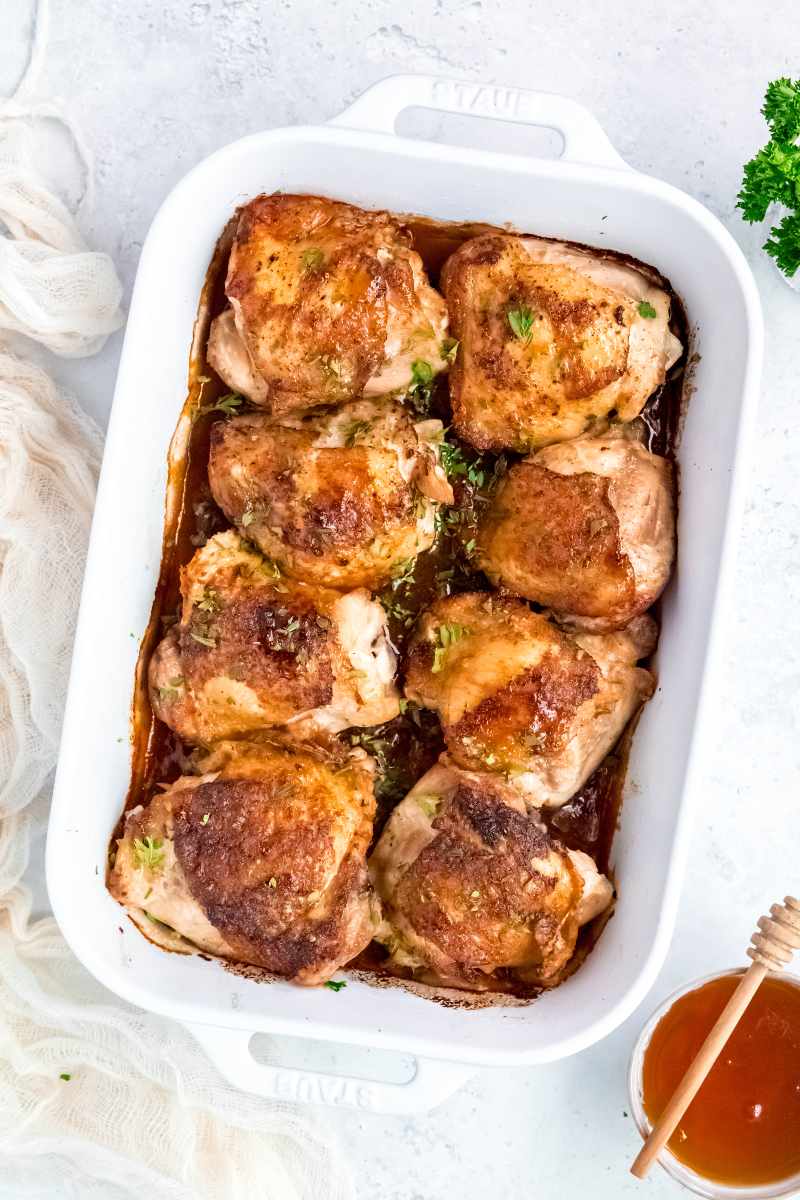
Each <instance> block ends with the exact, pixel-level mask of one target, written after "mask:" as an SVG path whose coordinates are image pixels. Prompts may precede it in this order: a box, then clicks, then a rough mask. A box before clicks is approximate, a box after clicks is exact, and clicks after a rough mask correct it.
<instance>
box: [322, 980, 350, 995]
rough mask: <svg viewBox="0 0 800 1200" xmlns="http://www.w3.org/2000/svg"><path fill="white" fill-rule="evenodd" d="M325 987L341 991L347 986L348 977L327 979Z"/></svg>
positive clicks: (333, 990)
mask: <svg viewBox="0 0 800 1200" xmlns="http://www.w3.org/2000/svg"><path fill="white" fill-rule="evenodd" d="M322 986H323V987H326V988H330V990H331V991H332V992H340V991H341V990H342V988H343V987H347V980H346V979H326V980H325V983H324V984H323V985H322Z"/></svg>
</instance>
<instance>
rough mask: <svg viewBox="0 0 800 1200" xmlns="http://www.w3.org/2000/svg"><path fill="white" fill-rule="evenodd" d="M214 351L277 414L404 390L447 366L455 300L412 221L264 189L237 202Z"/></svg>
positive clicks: (234, 379) (231, 380) (219, 365)
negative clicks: (414, 234)
mask: <svg viewBox="0 0 800 1200" xmlns="http://www.w3.org/2000/svg"><path fill="white" fill-rule="evenodd" d="M225 290H226V294H227V297H228V300H229V301H230V308H229V309H226V310H225V311H224V312H223V313H222V314H221V315H220V316H219V317H217V318H216V320H215V321H214V323H213V325H212V328H211V334H210V337H209V343H208V361H209V362H210V364H211V366H212V367H213V368H214V370H215V371H216V372H217V374H218V375H220V376H221V378H222V379H223V380H224V381H225V382H226V383H227V384H228V385H229V386H230V387H231V388H233V389H234V390H235V391H237V392H241V393H242V394H243V395H245V396H247V397H248V398H249V399H250V400H252V401H253V403H254V404H259V405H263V406H264V407H265V408H267V409H268V410H269V411H270V412H273V413H285V412H291V411H296V410H298V409H303V408H311V407H313V406H315V405H320V404H340V403H342V402H344V401H347V400H351V399H353V398H354V397H356V396H360V395H361V394H362V392H363V393H366V394H367V395H370V394H372V395H386V394H388V393H390V392H397V391H403V390H406V389H407V388H408V387H409V386H410V384H411V383H412V378H413V374H414V364H415V363H422V364H424V366H425V374H426V376H427V375H429V374H430V375H433V374H436V373H437V372H439V371H443V370H444V369H445V367H446V366H447V358H446V346H445V345H443V343H444V342H445V340H446V338H447V309H446V307H445V304H444V301H443V300H442V298H441V296H440V295H439V294H438V293H437V292H435V291H434V290H433V288H432V287H431V286H430V284H429V283H428V280H427V277H426V275H425V272H424V270H423V267H422V260H421V258H420V257H419V255H418V254H417V253H416V251H415V250H412V249H411V239H410V236H409V234H408V231H407V230H406V229H405V228H404V226H403V225H401V224H400V223H399V222H398V221H397V220H396V219H395V218H394V217H391V216H390V215H389V214H388V213H385V212H365V211H364V210H362V209H360V208H354V207H353V206H352V205H351V204H342V203H339V202H337V201H334V200H325V199H323V198H321V197H319V196H283V195H273V196H257V197H256V198H255V199H254V200H251V201H250V203H249V204H246V205H244V207H243V208H242V209H240V211H239V219H238V224H237V227H236V233H235V236H234V240H233V246H232V248H231V253H230V260H229V265H228V275H227V281H226V287H225Z"/></svg>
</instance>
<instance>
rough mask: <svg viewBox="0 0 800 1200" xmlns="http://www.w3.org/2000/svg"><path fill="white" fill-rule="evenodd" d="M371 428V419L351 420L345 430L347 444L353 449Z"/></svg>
mask: <svg viewBox="0 0 800 1200" xmlns="http://www.w3.org/2000/svg"><path fill="white" fill-rule="evenodd" d="M370 429H372V422H371V421H351V422H350V424H349V425H347V426H346V427H345V431H344V444H345V446H346V447H347V448H348V449H351V448H352V447H353V446H355V444H356V442H358V441H359V440H360V439H361V438H362V437H363V436H364V434H365V433H369V431H370Z"/></svg>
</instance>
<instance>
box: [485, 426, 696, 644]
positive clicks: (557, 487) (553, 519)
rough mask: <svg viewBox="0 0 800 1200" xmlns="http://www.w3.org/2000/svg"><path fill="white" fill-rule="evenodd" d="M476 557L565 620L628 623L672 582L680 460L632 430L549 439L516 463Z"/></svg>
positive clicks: (606, 626)
mask: <svg viewBox="0 0 800 1200" xmlns="http://www.w3.org/2000/svg"><path fill="white" fill-rule="evenodd" d="M476 546H477V549H476V561H477V562H478V564H479V565H480V566H481V567H482V568H483V570H484V571H485V572H486V574H487V575H488V576H489V578H490V579H491V581H492V583H494V584H496V585H497V586H502V587H504V588H507V589H508V590H509V591H511V592H516V593H517V594H518V595H520V596H526V597H527V598H528V599H529V600H535V601H537V602H538V603H539V604H542V605H546V606H547V607H548V608H550V609H551V610H552V612H553V613H554V615H555V616H556V617H557V618H558V620H559V621H561V622H562V623H564V624H569V625H570V626H573V627H576V628H581V629H591V630H595V631H603V630H610V629H620V628H621V627H622V626H624V625H627V624H628V622H629V621H631V620H632V619H633V618H634V617H635V616H637V615H638V614H639V613H642V612H644V610H645V609H647V608H649V607H650V605H651V604H653V602H654V601H655V600H656V599H657V598H658V596H659V595H660V594H661V592H662V590H663V589H664V587H665V586H666V583H667V581H668V579H669V575H670V571H671V569H672V560H673V558H674V555H675V516H674V492H673V482H672V466H671V464H670V463H669V462H668V461H667V459H665V458H661V457H659V455H657V454H651V453H650V451H649V450H646V449H645V447H644V446H642V445H641V443H640V442H638V441H635V440H634V439H633V438H632V437H629V436H626V435H625V433H624V432H621V431H617V430H612V431H610V432H609V433H608V434H606V435H605V436H604V437H597V438H577V439H576V440H575V441H571V442H559V443H558V444H557V445H554V446H546V447H545V448H544V449H543V450H539V451H538V452H537V453H536V454H534V455H532V456H531V457H530V458H526V459H523V460H522V461H521V462H518V463H516V464H515V465H514V466H512V467H511V468H510V469H509V470H508V472H507V473H506V474H505V475H504V477H503V478H502V479H501V481H500V483H499V485H498V487H497V489H496V491H495V493H494V495H493V496H492V499H491V503H490V504H489V505H488V507H487V508H486V509H485V510H484V512H483V515H482V517H481V520H480V522H479V527H478V532H477V535H476Z"/></svg>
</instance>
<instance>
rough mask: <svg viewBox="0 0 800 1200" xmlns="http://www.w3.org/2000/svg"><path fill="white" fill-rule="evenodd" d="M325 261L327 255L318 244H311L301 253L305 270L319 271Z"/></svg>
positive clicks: (301, 263)
mask: <svg viewBox="0 0 800 1200" xmlns="http://www.w3.org/2000/svg"><path fill="white" fill-rule="evenodd" d="M324 262H325V255H324V254H323V253H322V251H321V250H320V249H319V248H318V247H317V246H310V247H309V249H308V250H304V251H303V253H302V254H301V255H300V265H301V266H302V268H303V270H304V271H318V270H319V269H320V267H321V266H322V264H323V263H324Z"/></svg>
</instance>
